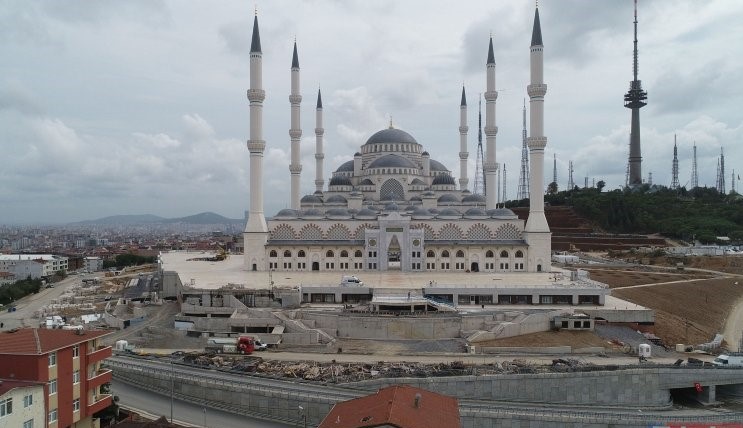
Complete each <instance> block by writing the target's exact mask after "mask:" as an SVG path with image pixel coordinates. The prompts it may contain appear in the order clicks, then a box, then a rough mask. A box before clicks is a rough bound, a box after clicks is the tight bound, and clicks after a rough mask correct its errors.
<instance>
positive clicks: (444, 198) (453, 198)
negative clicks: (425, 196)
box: [439, 193, 459, 202]
mask: <svg viewBox="0 0 743 428" xmlns="http://www.w3.org/2000/svg"><path fill="white" fill-rule="evenodd" d="M439 202H459V199H457V197H456V196H454V195H452V194H451V193H447V194H445V195H441V196H439Z"/></svg>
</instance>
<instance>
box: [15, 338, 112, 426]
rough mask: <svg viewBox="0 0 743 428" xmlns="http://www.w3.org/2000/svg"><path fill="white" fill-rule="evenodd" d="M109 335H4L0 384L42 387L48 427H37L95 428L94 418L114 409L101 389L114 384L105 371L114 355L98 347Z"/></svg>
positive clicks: (108, 397)
mask: <svg viewBox="0 0 743 428" xmlns="http://www.w3.org/2000/svg"><path fill="white" fill-rule="evenodd" d="M109 333H111V332H110V331H104V330H56V329H54V330H51V329H40V328H25V329H17V330H9V331H5V332H2V333H0V378H12V379H17V380H26V381H34V382H43V384H44V393H43V403H44V407H45V409H46V425H44V424H42V425H39V426H46V427H47V428H68V427H71V428H88V427H90V428H92V427H96V426H97V425H98V421H97V419H95V418H94V417H93V414H94V413H96V412H99V411H101V410H103V409H105V408H106V407H108V406H109V405H111V395H110V394H107V393H104V392H103V391H102V389H101V388H102V387H103V385H105V384H108V383H110V382H111V371H110V370H103V369H101V363H102V362H103V361H104V360H105V359H106V358H107V357H110V356H111V354H112V352H111V347H110V346H101V345H100V343H99V341H100V338H101V337H102V336H105V335H107V334H109ZM13 426H15V425H13ZM21 426H22V425H21Z"/></svg>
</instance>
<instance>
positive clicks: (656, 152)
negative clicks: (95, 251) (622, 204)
mask: <svg viewBox="0 0 743 428" xmlns="http://www.w3.org/2000/svg"><path fill="white" fill-rule="evenodd" d="M286 4H287V3H281V4H278V5H277V4H275V3H273V2H257V8H258V14H259V19H260V25H261V37H262V39H261V42H262V44H263V46H262V47H263V58H264V60H263V61H264V88H265V90H266V101H265V107H264V135H265V137H264V138H265V140H266V153H265V159H264V171H266V179H265V184H264V186H265V187H264V192H265V195H266V196H265V198H266V199H265V208H266V215H267V216H272V215H273V214H275V213H276V212H277V211H278V210H279V209H281V208H285V207H288V206H290V200H289V195H288V191H286V192H284V191H279V192H276V191H275V189H288V188H289V170H288V165H289V144H290V138H289V135H288V130H289V127H290V126H289V123H290V121H289V113H290V108H289V101H288V96H289V92H290V85H289V76H290V67H291V61H292V48H293V42H294V37H295V36H296V40H297V47H298V56H299V63H300V65H301V69H302V91H301V93H302V95H303V97H304V99H303V102H302V107H301V109H302V116H301V117H302V121H301V124H302V130H303V137H302V139H301V163H302V165H303V170H302V176H301V193H302V194H307V193H312V191H313V190H314V178H315V161H314V148H315V142H314V139H315V137H314V132H313V131H314V98H315V96H316V93H317V87H318V85H320V86H321V87H322V91H323V107H324V116H325V118H324V119H325V153H326V158H325V162H324V164H325V165H324V166H325V171H323V177H324V178H325V180H326V183H327V181H328V179H329V177H330V175H331V173H332V171H334V170H335V169H336V168H337V167H338V166H339V165H340V164H341V163H342V162H343V161H346V160H350V159H351V156H352V155H353V153H354V152H355V151H357V150H358V148H359V146H361V145H362V144H363V143H364V142H365V141H366V139H367V138H368V137H369V136H371V135H372V134H373V133H374V132H376V131H378V130H379V129H382V128H384V127H386V126H388V124H389V122H390V120H392V122H393V124H394V125H395V126H396V127H399V128H401V129H403V130H405V131H407V132H409V133H410V134H411V135H413V136H414V137H415V138H416V139H417V140H418V142H420V143H421V144H423V145H425V146H426V147H427V148H429V150H430V151H431V154H432V156H434V157H436V158H437V159H438V160H440V161H441V162H442V163H444V164H445V165H446V166H447V168H449V169H450V170H451V171H452V173H453V175H455V176H456V177H458V175H459V174H458V171H459V168H458V162H459V159H458V152H459V132H458V129H457V128H458V125H459V123H458V122H459V117H458V114H459V99H460V96H461V85H462V82H464V85H465V87H466V90H467V95H468V99H467V101H468V104H469V105H470V106H475V105H476V102H477V96H478V93H481V92H484V85H485V61H486V59H487V44H488V36H489V35H490V33H491V32H492V34H493V36H494V40H493V42H494V51H495V60H496V66H497V71H496V74H497V82H498V84H497V86H498V87H497V89H498V91H499V98H498V103H497V111H498V113H497V123H496V124H497V126H498V128H499V132H498V137H497V156H498V162H501V163H506V165H507V168H508V170H510V171H511V172H512V173H511V174H512V176H511V177H509V180H508V182H509V184H510V185H509V188H508V194H509V195H515V194H516V193H517V192H516V188H517V185H518V180H516V179H515V176H513V174H514V171H517V170H518V165H519V164H520V155H521V147H522V137H521V129H522V120H521V117H522V103H523V98H524V97H526V96H527V95H526V85H527V83H528V60H529V46H528V45H529V39H530V34H531V18H532V15H533V8H534V4H533V3H532V2H519V3H513V2H505V1H503V2H493V3H487V2H472V3H470V2H468V3H467V4H464V5H450V4H448V3H446V2H434V3H426V5H430V6H427V7H422V4H423V3H421V2H405V3H403V4H398V3H394V2H374V3H371V4H367V3H364V2H343V3H338V2H333V1H319V2H312V3H306V2H291V7H287V6H285V5H286ZM210 5H211V4H208V3H189V4H188V5H187V7H184V5H183V4H178V3H172V2H167V1H164V2H144V1H143V2H127V3H120V2H102V3H95V4H92V5H91V4H89V3H84V2H80V3H75V2H68V3H65V4H64V5H61V4H57V3H41V2H39V3H26V2H16V3H12V4H11V5H10V7H8V8H6V10H5V13H4V14H3V15H1V16H0V24H2V25H0V27H1V28H3V29H2V30H0V40H3V41H4V42H5V43H3V44H2V45H1V46H0V52H2V54H3V56H4V57H5V58H10V60H9V61H5V62H4V63H3V64H1V65H0V72H2V76H3V77H0V129H2V131H0V139H1V141H2V147H3V151H4V153H5V160H6V162H5V165H4V167H3V170H2V173H0V176H2V177H3V181H4V183H5V185H4V186H3V189H2V190H0V203H2V204H3V206H4V214H3V216H2V218H0V223H5V224H7V223H52V222H68V221H78V220H84V219H93V218H99V217H105V216H109V215H115V214H144V213H151V214H156V215H161V216H164V217H179V216H183V215H190V214H193V213H197V212H203V211H213V212H216V213H219V214H221V215H224V216H226V217H230V218H240V217H242V216H243V212H244V211H245V210H247V209H248V208H249V202H248V201H249V189H248V174H249V168H248V159H249V153H248V150H247V148H246V145H245V141H246V140H247V139H248V127H249V121H248V100H247V99H246V97H245V91H246V90H247V88H248V86H249V71H248V64H249V56H248V52H249V50H250V35H251V27H252V18H253V8H252V7H253V6H252V5H248V4H245V3H244V2H221V3H218V4H217V7H211V6H210ZM736 11H737V12H743V5H738V4H737V3H735V2H731V1H716V2H708V3H704V4H697V3H696V2H692V1H686V2H676V3H673V4H670V3H661V2H647V1H640V2H639V6H638V20H639V33H638V38H639V50H640V52H639V67H640V76H641V78H642V79H643V88H644V89H646V90H648V92H650V93H651V97H652V103H651V104H649V105H648V106H647V107H646V108H644V109H643V119H642V124H641V126H642V127H641V129H642V136H643V146H642V148H643V153H642V156H643V175H644V176H645V177H643V178H646V176H647V173H648V172H652V173H653V177H654V178H653V181H654V183H656V184H663V185H666V186H668V185H670V184H671V169H672V165H671V161H672V157H673V135H674V134H677V135H678V139H677V141H678V153H679V184H680V185H681V186H684V185H686V186H687V187H688V186H689V182H690V179H691V163H692V160H691V158H692V146H693V144H694V142H696V145H697V164H698V167H699V184H700V185H701V186H714V180H715V169H714V166H715V164H716V161H717V157H718V156H719V153H720V147H723V148H724V149H725V153H726V158H727V159H728V162H729V164H730V168H736V169H737V167H738V165H736V162H737V161H738V160H739V159H743V149H741V148H740V147H739V144H736V143H737V142H738V141H739V140H740V138H741V136H743V122H742V121H741V119H740V117H739V116H738V115H737V110H736V108H735V107H736V105H737V103H736V101H737V100H738V99H739V98H740V96H741V95H742V94H743V84H741V83H740V82H738V81H737V80H736V79H735V76H736V73H735V70H737V69H739V68H740V66H741V60H740V59H739V58H738V57H737V56H736V55H730V54H728V53H727V50H728V49H727V48H726V46H728V45H729V40H735V39H737V38H736V36H740V35H741V33H743V30H741V29H738V27H737V25H736V22H735V17H736V16H738V15H739V13H735V12H736ZM540 18H541V20H542V28H543V39H544V45H545V49H546V50H545V75H546V76H548V78H547V79H546V83H547V85H548V88H549V97H547V100H546V111H547V114H546V115H545V133H546V135H548V136H549V144H548V146H547V149H546V154H545V156H548V157H549V156H552V155H553V154H555V153H556V154H557V162H558V188H560V189H564V188H565V184H566V183H567V169H568V162H569V161H573V163H574V165H575V175H576V177H578V178H580V179H579V180H576V181H577V182H582V181H583V179H582V178H583V177H585V176H588V177H589V178H590V179H589V181H591V179H594V178H595V180H596V181H599V180H604V181H605V182H606V183H607V190H610V189H615V188H617V187H618V186H621V185H623V184H624V179H625V170H626V159H627V152H628V149H629V128H630V116H629V112H628V111H627V109H625V108H624V107H623V106H622V103H621V98H622V95H623V93H624V92H626V90H627V87H628V82H629V81H630V80H631V79H632V37H633V24H632V21H633V19H634V17H633V3H632V1H630V0H627V1H624V2H612V3H607V4H601V5H600V6H598V5H596V4H595V3H593V2H588V1H579V0H574V1H569V2H560V3H559V5H558V4H557V2H554V1H549V0H548V1H543V2H540ZM339 58H341V59H342V60H339ZM468 113H469V115H468V121H469V124H470V129H469V133H468V139H467V143H468V149H469V150H468V151H469V153H470V156H469V161H468V163H469V174H468V176H469V177H470V178H471V179H470V185H469V187H470V189H472V186H473V184H474V183H473V180H472V177H474V164H475V149H476V146H477V129H476V124H477V111H476V109H474V108H470V110H469V112H468ZM546 168H551V165H548V166H547V167H546ZM550 173H551V170H549V169H548V170H547V171H545V176H547V177H549V176H550V175H549V174H550ZM545 181H547V180H545ZM547 184H548V183H546V182H545V183H544V186H546V185H547Z"/></svg>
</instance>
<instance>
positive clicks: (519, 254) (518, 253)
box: [516, 250, 524, 259]
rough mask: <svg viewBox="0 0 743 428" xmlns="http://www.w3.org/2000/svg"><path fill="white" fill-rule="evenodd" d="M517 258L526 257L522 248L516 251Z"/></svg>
mask: <svg viewBox="0 0 743 428" xmlns="http://www.w3.org/2000/svg"><path fill="white" fill-rule="evenodd" d="M516 258H517V259H523V258H524V252H523V251H521V250H518V251H516Z"/></svg>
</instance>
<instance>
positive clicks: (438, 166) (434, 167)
mask: <svg viewBox="0 0 743 428" xmlns="http://www.w3.org/2000/svg"><path fill="white" fill-rule="evenodd" d="M431 171H449V170H448V169H446V167H445V166H444V164H443V163H441V162H439V161H436V160H433V159H431Z"/></svg>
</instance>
